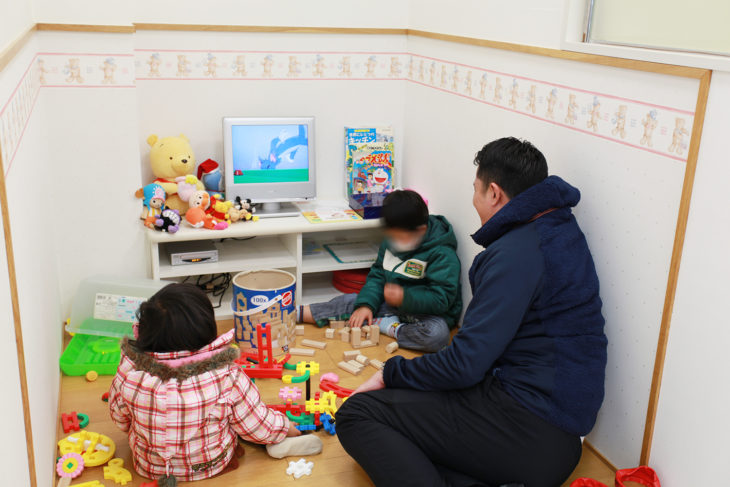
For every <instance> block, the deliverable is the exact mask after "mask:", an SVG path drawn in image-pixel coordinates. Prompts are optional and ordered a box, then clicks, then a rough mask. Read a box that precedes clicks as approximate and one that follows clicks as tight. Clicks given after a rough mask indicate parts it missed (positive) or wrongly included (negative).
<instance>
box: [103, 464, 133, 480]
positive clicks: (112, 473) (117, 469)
mask: <svg viewBox="0 0 730 487" xmlns="http://www.w3.org/2000/svg"><path fill="white" fill-rule="evenodd" d="M123 466H124V460H122V459H121V458H115V459H114V460H110V461H109V465H108V466H106V467H104V478H105V479H106V480H113V481H114V482H116V483H118V484H122V485H127V482H131V481H132V474H131V473H130V472H129V470H127V469H126V468H122V467H123Z"/></svg>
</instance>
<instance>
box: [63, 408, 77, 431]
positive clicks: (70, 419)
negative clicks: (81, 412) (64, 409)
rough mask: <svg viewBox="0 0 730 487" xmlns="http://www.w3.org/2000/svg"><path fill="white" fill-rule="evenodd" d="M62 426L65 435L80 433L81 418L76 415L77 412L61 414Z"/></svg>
mask: <svg viewBox="0 0 730 487" xmlns="http://www.w3.org/2000/svg"><path fill="white" fill-rule="evenodd" d="M61 426H62V427H63V432H64V433H69V432H71V431H80V430H81V426H80V425H79V417H78V415H77V414H76V411H71V412H70V413H68V414H66V413H63V414H61Z"/></svg>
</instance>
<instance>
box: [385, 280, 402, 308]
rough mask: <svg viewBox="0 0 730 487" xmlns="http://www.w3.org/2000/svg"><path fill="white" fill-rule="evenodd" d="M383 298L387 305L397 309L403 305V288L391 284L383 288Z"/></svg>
mask: <svg viewBox="0 0 730 487" xmlns="http://www.w3.org/2000/svg"><path fill="white" fill-rule="evenodd" d="M383 297H384V298H385V302H386V303H388V304H389V305H391V306H393V307H395V308H397V307H398V306H400V305H401V304H403V288H402V287H401V286H399V285H398V284H393V283H392V282H389V283H388V284H386V285H385V287H384V288H383Z"/></svg>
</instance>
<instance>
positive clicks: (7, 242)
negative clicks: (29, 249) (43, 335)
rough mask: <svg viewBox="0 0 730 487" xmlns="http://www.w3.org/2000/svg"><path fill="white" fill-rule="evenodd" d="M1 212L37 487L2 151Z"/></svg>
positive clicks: (27, 432) (28, 444) (25, 416)
mask: <svg viewBox="0 0 730 487" xmlns="http://www.w3.org/2000/svg"><path fill="white" fill-rule="evenodd" d="M0 211H1V212H2V217H3V235H4V238H5V256H6V259H7V261H8V281H9V285H10V300H11V304H12V308H13V326H14V328H15V348H16V350H17V353H18V375H19V378H20V396H21V399H22V401H23V412H24V414H23V423H24V426H25V447H26V450H27V453H28V475H29V479H30V485H31V487H37V485H38V481H37V479H36V472H35V451H34V449H33V430H32V427H31V422H30V401H29V399H28V380H27V376H26V368H25V348H24V347H23V329H22V327H21V323H20V301H19V300H18V281H17V279H16V274H15V258H14V254H13V238H12V236H11V232H10V212H9V211H8V193H7V190H6V186H5V169H4V167H3V160H2V151H0ZM8 372H10V371H8Z"/></svg>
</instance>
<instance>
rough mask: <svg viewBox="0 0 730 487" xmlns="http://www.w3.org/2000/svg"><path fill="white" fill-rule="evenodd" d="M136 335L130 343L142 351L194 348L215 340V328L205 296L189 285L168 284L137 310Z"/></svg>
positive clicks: (170, 350) (212, 313)
mask: <svg viewBox="0 0 730 487" xmlns="http://www.w3.org/2000/svg"><path fill="white" fill-rule="evenodd" d="M137 321H138V322H139V329H138V330H139V333H138V335H139V337H138V338H137V340H135V341H133V342H132V343H133V344H134V345H135V346H136V347H137V348H139V349H140V350H142V351H144V352H177V351H180V350H197V349H199V348H202V347H204V346H206V345H208V344H209V343H210V342H212V341H213V340H215V338H216V336H217V329H216V324H215V314H214V312H213V305H211V304H210V300H209V299H208V296H207V295H206V294H205V292H203V291H202V290H201V289H200V288H198V287H197V286H194V285H192V284H178V283H172V284H168V285H167V286H165V287H163V288H162V289H160V290H159V291H157V292H156V293H155V294H154V295H153V296H152V297H151V298H150V299H148V300H147V301H145V302H144V303H142V304H141V305H140V307H139V310H137Z"/></svg>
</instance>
